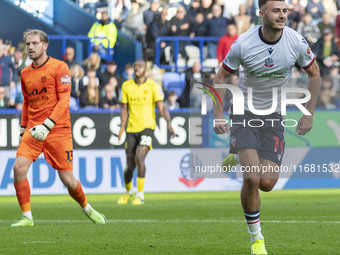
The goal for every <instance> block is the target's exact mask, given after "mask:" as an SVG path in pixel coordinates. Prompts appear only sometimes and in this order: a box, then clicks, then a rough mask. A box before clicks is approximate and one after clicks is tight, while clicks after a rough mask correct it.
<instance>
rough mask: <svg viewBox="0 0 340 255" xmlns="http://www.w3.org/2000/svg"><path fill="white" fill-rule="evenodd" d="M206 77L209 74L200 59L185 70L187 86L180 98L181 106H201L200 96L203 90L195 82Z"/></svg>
mask: <svg viewBox="0 0 340 255" xmlns="http://www.w3.org/2000/svg"><path fill="white" fill-rule="evenodd" d="M204 78H208V76H207V75H206V74H205V73H203V71H202V65H201V62H200V61H196V62H194V64H193V65H192V67H191V68H189V69H187V70H186V71H185V88H184V91H183V93H182V95H181V97H180V99H179V104H180V106H181V107H193V108H198V107H200V105H201V102H200V98H198V97H199V96H200V95H201V94H202V93H201V92H202V91H201V90H200V89H197V86H196V87H195V88H194V84H195V82H197V81H200V82H202V79H204Z"/></svg>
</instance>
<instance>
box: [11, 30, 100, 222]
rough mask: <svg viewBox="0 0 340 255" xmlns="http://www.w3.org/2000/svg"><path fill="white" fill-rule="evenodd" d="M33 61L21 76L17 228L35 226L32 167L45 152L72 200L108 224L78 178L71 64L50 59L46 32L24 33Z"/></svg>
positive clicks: (89, 214)
mask: <svg viewBox="0 0 340 255" xmlns="http://www.w3.org/2000/svg"><path fill="white" fill-rule="evenodd" d="M24 42H25V44H26V48H27V52H28V56H29V57H30V58H31V59H32V60H33V63H32V65H30V66H27V67H26V68H25V69H24V70H23V71H22V73H21V86H22V92H23V95H24V103H23V109H22V116H21V128H20V144H19V148H18V151H17V157H16V160H15V163H14V166H13V170H14V187H15V190H16V196H17V198H18V201H19V205H20V207H21V210H22V217H21V219H20V220H19V221H18V222H16V223H13V224H12V225H11V226H12V227H24V226H33V225H34V223H33V217H32V213H31V203H30V186H29V183H28V180H27V177H26V174H27V171H28V169H29V167H30V166H31V164H32V162H33V161H35V160H36V159H37V158H38V156H39V155H40V154H41V153H42V152H43V153H44V156H45V159H46V161H47V162H48V163H49V164H50V165H51V166H52V167H53V168H55V169H57V171H58V175H59V178H60V180H61V181H62V183H63V184H64V185H65V186H66V187H67V189H68V192H69V194H70V196H71V197H72V198H73V199H74V200H76V201H77V202H78V203H79V205H80V206H81V207H82V210H83V212H84V213H85V214H86V215H87V216H88V217H89V218H90V219H91V220H92V221H93V222H94V223H96V224H105V223H106V218H105V216H104V215H102V214H100V213H98V212H97V211H96V210H94V209H93V208H92V207H91V205H90V204H89V203H88V202H87V200H86V197H85V194H84V192H83V189H82V186H81V184H80V182H79V181H78V180H77V179H76V178H75V177H74V176H73V144H72V133H71V121H70V114H69V103H70V92H71V76H70V72H69V69H68V67H67V65H66V64H65V63H64V62H62V61H59V60H57V59H54V58H51V57H49V56H47V53H46V51H47V47H48V42H49V40H48V37H47V35H46V33H45V32H43V31H41V30H28V31H26V32H25V33H24Z"/></svg>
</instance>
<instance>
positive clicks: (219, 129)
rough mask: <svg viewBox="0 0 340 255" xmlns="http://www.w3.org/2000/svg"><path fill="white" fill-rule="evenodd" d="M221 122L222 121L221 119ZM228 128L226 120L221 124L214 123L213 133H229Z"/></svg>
mask: <svg viewBox="0 0 340 255" xmlns="http://www.w3.org/2000/svg"><path fill="white" fill-rule="evenodd" d="M221 120H222V119H221ZM229 130H230V126H229V123H228V122H227V120H226V121H225V122H223V123H222V121H221V122H217V121H216V122H214V131H215V133H216V134H224V133H227V134H228V133H229Z"/></svg>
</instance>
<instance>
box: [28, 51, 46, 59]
mask: <svg viewBox="0 0 340 255" xmlns="http://www.w3.org/2000/svg"><path fill="white" fill-rule="evenodd" d="M43 54H44V50H43V49H42V48H41V49H39V50H35V51H34V53H33V54H32V56H30V55H28V56H29V58H30V59H31V60H33V62H36V61H37V60H38V59H40V58H41V57H42V56H43Z"/></svg>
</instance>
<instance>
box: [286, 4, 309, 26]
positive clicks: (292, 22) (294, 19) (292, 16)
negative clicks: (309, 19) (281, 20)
mask: <svg viewBox="0 0 340 255" xmlns="http://www.w3.org/2000/svg"><path fill="white" fill-rule="evenodd" d="M304 13H305V8H303V6H302V5H301V4H300V1H299V0H289V1H288V25H289V26H290V27H291V28H293V29H296V27H297V24H298V23H299V22H300V21H301V18H302V16H303V14H304Z"/></svg>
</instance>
